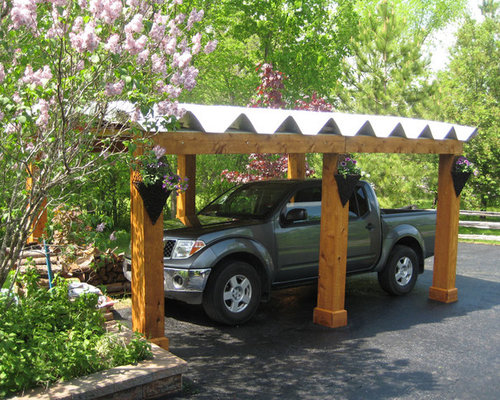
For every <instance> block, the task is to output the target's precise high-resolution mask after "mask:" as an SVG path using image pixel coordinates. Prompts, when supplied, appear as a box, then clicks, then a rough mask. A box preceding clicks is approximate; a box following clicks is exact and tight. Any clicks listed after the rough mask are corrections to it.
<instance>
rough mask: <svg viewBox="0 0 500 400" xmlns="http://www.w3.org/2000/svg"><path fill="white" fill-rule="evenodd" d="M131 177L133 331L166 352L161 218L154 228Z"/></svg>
mask: <svg viewBox="0 0 500 400" xmlns="http://www.w3.org/2000/svg"><path fill="white" fill-rule="evenodd" d="M134 179H135V180H137V179H140V177H139V176H138V175H137V174H136V173H132V174H131V182H130V203H131V204H130V223H131V240H132V329H133V330H134V331H136V332H140V333H142V334H144V335H145V336H146V337H147V338H148V339H152V341H153V342H155V343H158V344H159V345H160V346H161V347H163V348H165V349H168V339H167V338H165V337H164V336H165V314H164V313H165V299H164V289H163V214H162V215H160V217H159V218H158V220H157V221H156V223H155V224H154V225H153V224H152V223H151V220H150V218H149V216H148V214H147V212H146V210H145V208H144V203H143V201H142V198H141V196H140V195H139V192H138V190H137V189H136V187H135V186H134V184H133V181H134Z"/></svg>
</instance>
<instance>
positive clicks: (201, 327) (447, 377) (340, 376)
mask: <svg viewBox="0 0 500 400" xmlns="http://www.w3.org/2000/svg"><path fill="white" fill-rule="evenodd" d="M431 283H432V259H430V260H428V262H427V263H426V271H425V272H424V274H423V275H420V277H419V280H418V282H417V285H416V287H415V289H414V291H413V292H412V293H411V294H409V295H408V296H406V297H402V298H394V297H391V296H389V295H386V294H385V293H384V292H383V291H382V290H381V289H380V288H379V286H378V283H377V277H376V275H375V274H368V275H358V276H354V277H350V278H348V281H347V293H346V309H347V311H348V319H349V322H348V326H347V327H344V328H338V329H329V328H325V327H322V326H318V325H315V324H313V323H312V310H313V308H314V306H315V303H316V291H315V288H314V287H304V288H296V289H287V290H283V291H277V292H275V293H274V295H273V297H272V300H271V302H270V303H267V304H263V305H262V306H261V307H260V309H259V311H258V314H257V316H256V317H255V318H254V319H253V320H252V321H250V322H249V323H248V324H246V325H244V326H241V327H225V326H220V325H216V324H214V323H212V322H210V321H209V320H208V319H207V318H206V317H205V315H204V314H203V312H202V311H201V310H200V309H199V308H197V307H193V306H188V305H184V304H181V303H176V302H170V301H169V302H167V309H166V336H167V337H169V338H170V350H171V351H172V352H173V353H174V354H176V355H177V356H179V357H181V358H183V359H184V360H186V361H188V363H189V370H188V372H187V374H186V375H185V378H184V390H183V392H182V393H180V394H179V395H177V396H175V397H174V399H498V398H500V330H499V328H500V246H491V245H475V244H466V243H460V244H459V255H458V266H457V288H458V291H459V301H458V302H457V303H454V304H448V305H446V304H441V303H437V302H433V301H431V300H428V297H427V293H428V289H429V286H431ZM120 313H121V314H122V316H123V317H124V318H125V319H127V320H128V321H129V320H130V311H129V310H122V311H120Z"/></svg>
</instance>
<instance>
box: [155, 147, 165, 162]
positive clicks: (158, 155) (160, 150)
mask: <svg viewBox="0 0 500 400" xmlns="http://www.w3.org/2000/svg"><path fill="white" fill-rule="evenodd" d="M166 152H167V151H166V150H165V149H164V148H163V147H161V146H160V145H156V146H155V147H153V153H155V156H156V158H157V159H158V160H159V159H160V158H162V157H163V156H164V155H165V153H166Z"/></svg>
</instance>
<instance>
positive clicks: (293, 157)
mask: <svg viewBox="0 0 500 400" xmlns="http://www.w3.org/2000/svg"><path fill="white" fill-rule="evenodd" d="M305 177H306V155H305V154H300V153H291V154H288V179H304V178H305Z"/></svg>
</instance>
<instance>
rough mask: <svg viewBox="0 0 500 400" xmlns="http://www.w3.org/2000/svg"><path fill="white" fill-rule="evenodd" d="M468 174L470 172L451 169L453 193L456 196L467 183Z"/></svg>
mask: <svg viewBox="0 0 500 400" xmlns="http://www.w3.org/2000/svg"><path fill="white" fill-rule="evenodd" d="M470 174H471V173H470V172H458V171H451V177H452V178H453V187H454V188H455V194H456V195H457V197H458V196H460V193H462V189H463V188H464V186H465V184H466V183H467V180H468V179H469V177H470Z"/></svg>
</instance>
